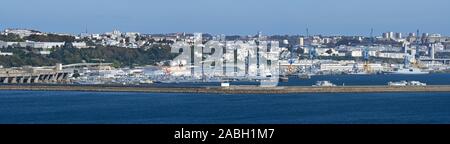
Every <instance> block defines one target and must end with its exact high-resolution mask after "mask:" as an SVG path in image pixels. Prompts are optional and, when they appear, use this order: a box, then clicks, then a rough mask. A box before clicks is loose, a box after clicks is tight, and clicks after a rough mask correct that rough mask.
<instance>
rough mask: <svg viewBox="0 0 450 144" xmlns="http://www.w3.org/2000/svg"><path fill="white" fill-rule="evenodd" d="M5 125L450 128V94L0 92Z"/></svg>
mask: <svg viewBox="0 0 450 144" xmlns="http://www.w3.org/2000/svg"><path fill="white" fill-rule="evenodd" d="M0 123H150V124H166V123H169V124H178V123H183V124H186V123H187V124H192V123H193V124H196V123H211V124H224V123H225V124H247V123H251V124H261V123H262V124H304V123H306V124H308V123H325V124H328V123H338V124H341V123H413V124H416V123H419V124H422V123H426V124H428V123H446V124H450V92H447V93H363V94H360V93H358V94H355V93H339V94H331V93H324V94H280V95H271V94H264V95H261V94H259V95H258V94H250V95H249V94H245V95H240V94H233V95H228V94H168V93H161V94H156V93H111V92H46V91H0Z"/></svg>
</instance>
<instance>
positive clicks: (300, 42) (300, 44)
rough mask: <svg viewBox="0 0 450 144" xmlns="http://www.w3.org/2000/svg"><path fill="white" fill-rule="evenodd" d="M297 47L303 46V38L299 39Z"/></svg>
mask: <svg viewBox="0 0 450 144" xmlns="http://www.w3.org/2000/svg"><path fill="white" fill-rule="evenodd" d="M298 45H299V46H300V47H303V46H305V40H304V38H303V37H300V38H299V41H298Z"/></svg>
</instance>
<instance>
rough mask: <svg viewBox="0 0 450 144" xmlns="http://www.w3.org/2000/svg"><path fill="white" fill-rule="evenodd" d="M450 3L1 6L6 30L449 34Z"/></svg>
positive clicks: (227, 0) (15, 0) (336, 0)
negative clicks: (417, 30)
mask: <svg viewBox="0 0 450 144" xmlns="http://www.w3.org/2000/svg"><path fill="white" fill-rule="evenodd" d="M449 6H450V0H2V2H1V7H0V29H4V28H32V29H37V30H41V31H46V32H59V33H74V34H78V33H80V32H82V31H85V29H86V27H87V28H88V31H89V32H90V33H103V32H107V31H112V30H113V29H114V28H117V29H118V30H120V31H134V32H141V33H170V32H204V33H213V34H221V33H223V34H228V35H229V34H254V33H256V32H257V31H262V32H263V33H265V34H305V33H306V32H305V31H306V30H305V29H306V28H307V27H308V28H309V31H310V34H325V35H334V34H343V35H368V34H369V33H370V28H374V31H375V34H377V35H380V34H381V33H382V32H385V31H395V32H415V31H416V29H418V28H419V29H420V30H421V31H424V32H429V33H441V34H444V35H450V28H449V27H450V7H449Z"/></svg>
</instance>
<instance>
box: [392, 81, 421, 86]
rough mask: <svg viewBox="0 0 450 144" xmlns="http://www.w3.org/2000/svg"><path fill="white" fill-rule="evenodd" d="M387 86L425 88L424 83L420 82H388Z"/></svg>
mask: <svg viewBox="0 0 450 144" xmlns="http://www.w3.org/2000/svg"><path fill="white" fill-rule="evenodd" d="M388 85H389V86H426V85H427V84H426V83H422V82H420V81H409V82H408V81H399V82H389V83H388Z"/></svg>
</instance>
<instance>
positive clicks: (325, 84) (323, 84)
mask: <svg viewBox="0 0 450 144" xmlns="http://www.w3.org/2000/svg"><path fill="white" fill-rule="evenodd" d="M312 86H319V87H334V86H336V85H335V84H333V83H331V82H330V81H317V82H316V84H315V85H312Z"/></svg>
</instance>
